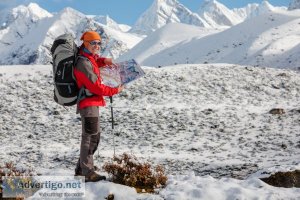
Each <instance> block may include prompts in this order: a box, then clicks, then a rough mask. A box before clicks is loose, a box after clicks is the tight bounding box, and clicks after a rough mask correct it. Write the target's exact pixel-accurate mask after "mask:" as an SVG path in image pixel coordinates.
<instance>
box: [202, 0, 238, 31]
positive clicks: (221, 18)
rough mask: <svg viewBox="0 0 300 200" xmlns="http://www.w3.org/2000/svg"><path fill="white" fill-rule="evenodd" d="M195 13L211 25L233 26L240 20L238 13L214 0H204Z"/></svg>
mask: <svg viewBox="0 0 300 200" xmlns="http://www.w3.org/2000/svg"><path fill="white" fill-rule="evenodd" d="M197 13H198V14H199V16H200V17H202V18H203V19H205V20H206V22H207V23H208V24H209V25H210V26H212V27H219V26H233V25H235V24H238V23H240V22H242V19H241V17H240V16H239V15H237V14H236V13H235V12H233V11H232V10H230V9H228V8H227V7H226V6H225V5H223V4H221V3H219V2H218V1H216V0H205V1H204V3H203V5H202V6H201V7H200V8H199V10H198V12H197Z"/></svg>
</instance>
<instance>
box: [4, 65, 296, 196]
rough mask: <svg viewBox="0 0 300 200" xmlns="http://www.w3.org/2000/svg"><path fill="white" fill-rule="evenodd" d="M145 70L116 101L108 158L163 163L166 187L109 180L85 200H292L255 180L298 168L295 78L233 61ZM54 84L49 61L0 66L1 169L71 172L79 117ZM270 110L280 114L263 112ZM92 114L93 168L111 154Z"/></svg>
mask: <svg viewBox="0 0 300 200" xmlns="http://www.w3.org/2000/svg"><path fill="white" fill-rule="evenodd" d="M143 69H144V70H145V72H146V76H145V77H144V78H141V79H139V80H137V81H136V82H134V83H132V84H129V85H128V86H127V88H126V89H125V90H124V91H123V92H122V93H121V94H120V95H117V96H116V97H115V98H114V113H115V120H116V121H117V123H118V125H117V126H116V129H115V134H116V153H117V154H121V153H123V152H129V153H133V154H134V155H136V156H137V157H138V158H139V159H140V160H145V161H147V160H148V161H149V162H151V163H153V164H162V165H164V166H165V167H166V173H167V175H168V179H169V180H168V184H167V187H166V188H163V189H159V190H157V193H154V194H137V193H136V191H135V190H134V189H133V188H130V187H126V186H121V185H117V184H113V183H111V182H108V181H102V182H99V183H88V184H86V195H87V198H86V199H98V198H102V197H106V196H107V195H108V194H109V193H113V194H114V195H115V199H298V198H300V189H297V188H289V189H286V188H275V187H272V186H269V185H267V184H265V183H264V182H262V181H261V180H260V179H259V178H260V177H264V176H266V174H269V175H270V174H271V173H274V172H276V171H290V170H295V169H300V164H299V155H300V148H299V145H300V141H299V129H300V125H299V115H300V112H299V109H300V104H299V98H300V96H299V94H300V75H299V72H296V71H291V70H283V69H271V68H257V67H251V66H239V65H232V64H207V65H205V64H201V65H200V64H194V65H192V64H185V65H175V66H168V67H163V68H153V67H146V66H145V67H143ZM52 88H53V86H52V70H51V66H49V65H24V66H0V89H1V91H2V93H3V94H5V95H1V96H0V110H1V115H2V118H1V119H0V124H1V126H0V140H1V142H2V145H1V146H0V151H1V152H3V153H2V154H0V161H1V162H0V165H2V164H3V163H4V162H8V161H13V162H14V163H17V165H18V167H20V168H21V167H22V168H27V169H28V168H30V169H34V171H35V172H36V173H38V174H41V175H60V174H61V175H69V176H72V175H73V173H74V167H75V164H76V162H77V159H78V155H79V146H80V145H79V143H80V134H81V132H80V130H81V126H80V120H79V118H78V117H79V116H78V115H76V114H75V108H66V109H65V108H63V107H61V106H59V105H57V104H56V103H55V102H54V100H53V96H52V94H53V93H52ZM273 108H283V109H284V110H285V114H283V115H272V114H269V111H270V110H271V109H273ZM100 116H101V142H100V143H101V144H100V146H99V151H98V152H96V154H95V163H96V165H98V166H100V167H101V166H102V165H103V163H104V162H106V161H108V160H110V159H111V157H112V155H113V147H112V133H111V128H110V123H109V117H110V110H109V107H105V108H102V109H101V111H100ZM282 144H284V145H286V148H282ZM100 173H102V174H105V173H104V172H103V171H101V172H100Z"/></svg>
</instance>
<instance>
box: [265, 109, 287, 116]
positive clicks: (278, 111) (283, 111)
mask: <svg viewBox="0 0 300 200" xmlns="http://www.w3.org/2000/svg"><path fill="white" fill-rule="evenodd" d="M269 113H270V114H272V115H282V114H285V110H284V109H283V108H273V109H272V110H270V111H269Z"/></svg>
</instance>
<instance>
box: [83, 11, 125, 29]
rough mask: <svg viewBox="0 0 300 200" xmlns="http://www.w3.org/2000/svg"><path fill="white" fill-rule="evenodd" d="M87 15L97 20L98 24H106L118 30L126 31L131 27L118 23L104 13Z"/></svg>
mask: <svg viewBox="0 0 300 200" xmlns="http://www.w3.org/2000/svg"><path fill="white" fill-rule="evenodd" d="M88 17H90V18H91V19H93V20H94V21H96V22H99V23H100V24H103V25H106V26H107V27H109V28H113V29H116V30H118V31H123V32H127V31H129V30H130V29H131V27H130V26H128V25H125V24H118V23H117V22H115V21H114V20H113V19H112V18H110V17H109V16H108V15H106V16H102V15H98V16H88Z"/></svg>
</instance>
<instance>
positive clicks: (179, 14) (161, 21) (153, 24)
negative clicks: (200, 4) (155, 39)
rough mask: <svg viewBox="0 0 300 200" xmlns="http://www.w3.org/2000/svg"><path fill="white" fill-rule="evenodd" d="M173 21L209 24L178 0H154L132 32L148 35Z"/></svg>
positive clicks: (201, 24)
mask: <svg viewBox="0 0 300 200" xmlns="http://www.w3.org/2000/svg"><path fill="white" fill-rule="evenodd" d="M173 22H175V23H176V22H177V23H186V24H191V25H196V26H201V27H204V26H208V25H207V23H206V22H205V21H204V20H203V19H201V18H200V17H199V16H198V15H197V14H195V13H193V12H191V11H190V10H189V9H188V8H186V7H185V6H184V5H182V4H181V3H179V2H178V1H177V0H154V2H153V3H152V5H151V6H150V8H149V9H147V10H146V11H145V12H144V13H143V14H142V15H141V17H140V18H139V19H138V20H137V22H136V23H135V25H134V26H133V28H132V29H131V32H135V33H139V34H146V35H147V34H150V33H151V32H153V31H155V30H157V29H159V28H161V27H163V26H164V25H166V24H168V23H173Z"/></svg>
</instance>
